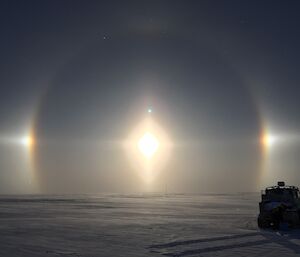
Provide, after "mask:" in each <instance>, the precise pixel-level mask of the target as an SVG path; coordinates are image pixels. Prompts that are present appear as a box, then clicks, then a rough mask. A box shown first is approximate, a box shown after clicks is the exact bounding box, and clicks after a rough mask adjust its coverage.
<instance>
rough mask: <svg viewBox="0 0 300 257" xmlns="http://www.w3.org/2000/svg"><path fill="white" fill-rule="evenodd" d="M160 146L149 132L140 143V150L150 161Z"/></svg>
mask: <svg viewBox="0 0 300 257" xmlns="http://www.w3.org/2000/svg"><path fill="white" fill-rule="evenodd" d="M158 146H159V142H158V140H157V139H156V138H155V137H154V136H153V135H152V134H151V133H149V132H147V133H145V134H144V135H143V136H142V138H141V139H140V140H139V142H138V148H139V149H140V151H141V153H142V154H143V155H144V156H145V157H146V158H148V159H151V158H152V156H153V155H154V154H155V152H156V151H157V149H158Z"/></svg>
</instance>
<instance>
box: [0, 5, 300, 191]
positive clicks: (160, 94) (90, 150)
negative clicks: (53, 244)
mask: <svg viewBox="0 0 300 257" xmlns="http://www.w3.org/2000/svg"><path fill="white" fill-rule="evenodd" d="M299 12H300V3H299V2H298V1H293V0H291V1H271V0H269V1H268V0H266V1H253V0H251V1H250V0H249V1H247V0H245V1H238V0H236V1H233V0H228V1H215V0H213V1H167V0H163V1H76V0H75V1H67V0H65V1H53V0H52V1H1V3H0V32H1V39H0V56H1V58H0V67H1V69H0V73H1V76H0V89H1V94H0V193H2V194H11V193H12V194H19V193H103V192H104V193H135V192H170V193H204V192H217V193H222V192H241V191H247V192H249V191H251V192H252V191H258V190H260V189H262V188H263V187H265V186H267V185H273V184H274V183H276V182H277V181H278V180H284V181H287V182H288V183H289V184H294V185H299V184H300V176H299V168H298V167H299V166H300V159H299V151H300V114H299V110H298V109H299V108H298V107H299V98H300V88H299V83H300V76H299V71H298V68H299V67H300V61H299V60H300V58H299V57H300V49H299V45H300V33H299V26H300V18H299ZM150 110H151V112H150ZM147 133H148V134H147ZM149 133H150V135H151V136H150V137H149V136H148V137H147V136H146V138H147V140H148V141H147V140H146V141H147V142H146V144H147V143H149V141H150V148H151V147H152V148H153V147H154V146H155V147H154V148H155V149H154V150H153V149H152V150H153V153H151V155H152V154H153V156H151V157H149V156H146V155H145V153H144V152H143V149H142V148H141V147H140V146H141V144H140V142H141V141H140V140H141V139H142V138H143V136H144V135H145V134H147V135H149ZM149 138H150V139H149ZM151 139H152V141H151ZM153 139H154V140H153ZM143 142H144V141H143ZM146 147H148V150H149V144H148V145H147V146H146ZM146 150H147V149H146ZM150 150H151V149H150Z"/></svg>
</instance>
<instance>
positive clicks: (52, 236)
mask: <svg viewBox="0 0 300 257" xmlns="http://www.w3.org/2000/svg"><path fill="white" fill-rule="evenodd" d="M258 201H259V194H223V195H182V194H181V195H157V194H152V195H151V194H145V195H97V196H91V195H84V196H83V195H80V196H78V195H76V196H70V195H68V196H17V197H16V196H15V197H12V196H2V197H0V256H1V257H2V256H3V257H11V256H13V257H15V256H18V257H19V256H22V257H23V256H25V257H36V256H47V257H48V256H49V257H54V256H73V257H94V256H105V257H109V256H113V257H117V256H129V257H134V256H139V257H140V256H294V255H297V254H300V233H299V232H297V231H285V232H284V233H283V232H281V233H278V232H273V231H259V230H258V229H257V226H256V216H257V213H258Z"/></svg>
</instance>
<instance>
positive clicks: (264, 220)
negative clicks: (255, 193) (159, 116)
mask: <svg viewBox="0 0 300 257" xmlns="http://www.w3.org/2000/svg"><path fill="white" fill-rule="evenodd" d="M257 224H258V227H259V228H262V229H265V228H272V229H279V228H281V226H285V227H289V228H294V227H300V198H299V189H298V187H295V186H286V185H285V183H284V182H278V184H277V186H272V187H267V188H266V189H265V190H264V191H262V194H261V202H260V203H259V215H258V218H257Z"/></svg>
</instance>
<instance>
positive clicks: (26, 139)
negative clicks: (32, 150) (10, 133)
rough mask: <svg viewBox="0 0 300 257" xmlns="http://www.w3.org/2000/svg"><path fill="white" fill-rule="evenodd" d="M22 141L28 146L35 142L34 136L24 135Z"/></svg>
mask: <svg viewBox="0 0 300 257" xmlns="http://www.w3.org/2000/svg"><path fill="white" fill-rule="evenodd" d="M21 143H22V144H23V145H24V146H26V147H30V146H32V144H33V138H32V136H24V137H23V138H22V139H21Z"/></svg>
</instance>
